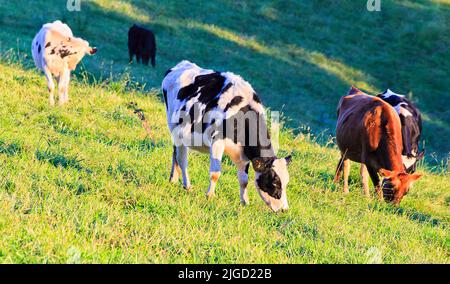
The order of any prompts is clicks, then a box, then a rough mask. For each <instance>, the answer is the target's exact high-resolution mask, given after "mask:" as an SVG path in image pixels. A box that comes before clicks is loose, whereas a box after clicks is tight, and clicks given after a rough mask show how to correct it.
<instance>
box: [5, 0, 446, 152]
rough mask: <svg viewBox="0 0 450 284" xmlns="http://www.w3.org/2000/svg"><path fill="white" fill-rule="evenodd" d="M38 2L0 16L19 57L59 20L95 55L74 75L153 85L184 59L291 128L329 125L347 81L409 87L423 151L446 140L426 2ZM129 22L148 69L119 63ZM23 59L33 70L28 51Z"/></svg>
mask: <svg viewBox="0 0 450 284" xmlns="http://www.w3.org/2000/svg"><path fill="white" fill-rule="evenodd" d="M403 2H405V1H403ZM325 3H326V5H324V4H325ZM36 5H37V4H36ZM46 5H47V6H49V9H48V11H46V12H47V14H46V15H45V16H43V15H39V13H35V12H33V13H31V12H30V11H23V13H24V15H23V16H22V17H24V18H27V21H17V19H16V18H15V17H14V16H17V15H14V13H12V12H7V11H6V12H4V13H5V14H6V16H5V17H3V19H0V22H1V23H3V24H4V27H5V32H3V33H0V43H7V44H11V45H12V46H11V47H12V48H15V47H16V46H15V45H16V42H15V38H18V36H10V35H8V33H9V34H14V33H17V30H19V31H20V30H21V32H20V34H21V38H20V40H21V42H22V43H21V45H20V48H22V47H23V48H24V50H25V51H24V52H25V53H27V54H28V53H29V44H28V43H27V44H24V43H23V41H27V40H29V41H31V38H32V36H33V33H34V32H35V31H34V30H33V29H35V30H37V29H38V27H39V26H40V25H41V24H42V23H45V22H48V21H50V20H55V19H57V18H59V19H61V20H63V21H66V22H67V23H68V24H69V25H70V26H71V27H72V28H73V30H74V31H75V34H79V35H80V36H82V37H85V38H87V39H89V40H90V41H92V42H93V43H95V45H98V46H99V54H98V55H96V56H94V57H92V59H88V60H83V64H84V63H86V67H87V70H89V71H90V72H93V73H92V74H93V75H92V76H91V75H83V73H82V72H80V71H78V72H75V74H76V75H77V76H79V77H81V78H82V79H83V80H86V81H87V82H90V83H94V82H98V81H100V82H101V81H102V80H107V79H108V78H109V74H118V75H117V76H120V74H123V72H124V71H129V72H130V74H131V80H133V81H141V82H144V83H145V84H148V86H151V87H159V85H160V82H161V80H162V78H163V74H164V71H165V70H167V69H168V68H169V67H172V66H173V65H174V64H175V63H177V62H178V61H180V60H182V59H190V60H192V61H194V62H197V63H198V64H200V65H202V66H205V67H212V68H217V69H219V70H220V69H224V70H231V71H234V72H236V73H238V74H241V75H242V76H243V77H244V78H246V79H247V80H249V81H250V82H251V83H252V84H254V86H255V87H256V89H257V90H260V91H261V92H260V93H261V97H262V98H263V101H265V102H266V103H267V104H266V106H268V107H271V108H273V109H277V110H282V111H283V112H285V113H286V115H287V117H288V118H289V119H292V120H291V121H289V123H287V126H288V127H291V128H294V129H296V128H298V126H299V125H300V124H302V123H307V124H309V125H311V126H312V127H313V128H314V129H315V131H320V129H334V121H335V106H336V104H337V102H338V99H339V97H340V96H341V95H343V94H345V92H346V91H347V90H348V88H349V85H351V84H355V85H358V86H359V87H360V88H362V89H366V90H367V91H369V92H370V93H372V94H374V93H376V92H377V91H378V90H382V89H384V88H387V87H391V88H394V89H395V90H396V91H398V92H402V93H407V92H408V91H411V92H414V95H415V93H417V94H419V95H420V97H418V99H420V104H419V107H421V109H422V111H423V112H424V113H425V114H426V115H427V116H428V117H429V119H425V127H424V129H425V130H424V137H426V139H427V140H428V141H427V144H428V146H430V147H429V148H432V150H433V151H439V153H440V155H446V154H447V152H448V151H447V150H446V148H447V147H448V146H447V145H446V144H445V142H443V141H446V139H436V138H435V137H434V135H431V134H432V133H435V132H440V133H443V135H444V136H445V137H447V136H450V132H449V131H448V127H447V126H448V125H447V123H446V122H447V121H448V114H446V108H445V106H443V105H444V104H442V105H439V104H436V102H437V101H439V100H437V98H439V99H441V98H443V97H445V96H446V90H448V88H449V87H450V86H449V85H448V84H449V83H448V80H446V77H447V76H446V73H447V72H445V68H446V67H445V64H442V62H446V61H448V60H446V59H448V54H449V53H448V48H447V46H448V44H446V43H447V41H449V38H450V37H449V36H448V34H450V33H448V34H447V33H445V32H443V31H444V30H445V29H448V28H446V26H447V25H445V23H447V22H448V20H449V17H448V16H446V14H445V13H443V12H442V11H441V10H440V9H438V8H437V7H438V6H437V5H436V4H431V3H429V4H426V6H427V8H426V9H425V5H419V6H414V7H412V8H411V7H405V6H404V5H403V4H399V3H396V2H394V1H386V2H384V3H383V11H382V12H380V13H369V12H367V11H366V10H365V4H364V3H363V4H361V5H360V4H358V3H355V1H353V0H352V1H349V0H345V1H344V0H343V1H335V2H331V3H330V2H329V1H302V2H300V1H268V0H261V1H258V2H247V1H244V2H239V3H237V2H231V1H230V2H220V3H217V2H214V1H211V2H209V3H207V4H204V5H196V9H192V5H193V3H192V2H184V1H183V2H181V1H164V2H162V1H141V0H130V1H126V2H125V1H123V2H122V1H121V2H114V3H112V2H108V1H97V2H93V1H92V2H91V1H89V2H83V6H82V11H81V12H79V13H69V12H67V11H66V10H65V9H64V7H63V6H64V5H61V4H57V1H48V4H46ZM40 6H44V5H40ZM55 7H56V8H55ZM57 7H59V8H57ZM18 9H19V8H18ZM20 9H22V10H23V8H20ZM187 11H189V13H187ZM8 13H9V14H8ZM430 13H431V15H430ZM17 14H20V13H19V12H17ZM93 15H95V24H91V23H92V18H93V17H92V16H93ZM405 17H406V18H405ZM13 22H14V23H15V24H14V25H12V23H13ZM16 22H18V24H17V23H16ZM133 23H141V24H144V25H147V26H149V27H150V28H151V29H152V30H154V32H155V34H156V36H157V39H158V55H157V68H156V69H151V68H144V67H142V66H140V65H134V64H133V65H129V64H128V62H127V61H128V60H127V47H126V33H127V30H128V28H129V26H131V25H132V24H133ZM31 27H33V28H31ZM108 31H111V32H108ZM4 38H6V39H7V40H5V39H4ZM386 43H389V44H386ZM3 45H4V44H3ZM218 54H220V56H218ZM425 58H426V59H427V60H423V59H425ZM26 61H27V62H28V63H27V64H26V66H32V64H31V63H30V62H31V60H30V58H29V57H28V58H27V60H26ZM80 70H82V68H80ZM274 78H275V79H274ZM273 94H277V95H273ZM425 94H426V95H425ZM416 100H417V99H416ZM318 101H320V103H317V102H318ZM431 111H432V113H431ZM436 121H439V122H440V123H435V122H436ZM428 131H429V132H428ZM331 132H332V131H330V133H331ZM428 133H430V134H428Z"/></svg>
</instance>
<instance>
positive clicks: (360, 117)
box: [336, 87, 420, 204]
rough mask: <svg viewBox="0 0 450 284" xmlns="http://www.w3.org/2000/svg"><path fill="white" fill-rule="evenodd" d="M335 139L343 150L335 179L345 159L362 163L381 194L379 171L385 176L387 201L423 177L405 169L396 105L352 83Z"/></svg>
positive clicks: (342, 103) (341, 103) (399, 196)
mask: <svg viewBox="0 0 450 284" xmlns="http://www.w3.org/2000/svg"><path fill="white" fill-rule="evenodd" d="M336 140H337V144H338V146H339V149H340V150H341V154H342V159H341V162H340V165H338V170H337V174H336V180H338V179H339V175H340V171H341V170H342V164H344V162H345V160H347V159H350V160H352V161H354V162H358V163H363V164H365V165H366V166H367V170H368V172H369V174H370V177H371V179H372V182H373V183H374V185H375V186H376V188H377V192H378V193H379V194H380V195H381V185H380V180H379V177H378V173H380V174H382V175H383V176H384V177H385V179H384V180H383V183H384V185H383V194H384V197H385V199H386V201H389V202H393V203H395V204H398V203H399V202H400V201H401V199H402V198H403V196H404V195H405V194H406V193H407V192H408V189H409V186H410V184H411V183H412V182H413V181H414V180H417V179H418V178H420V175H408V174H406V173H405V167H404V165H403V161H402V156H401V154H402V147H403V146H402V145H403V143H402V130H401V123H400V118H399V117H398V115H397V113H396V112H395V110H394V108H393V107H391V106H390V105H389V104H388V103H386V102H384V101H383V100H381V99H379V98H377V97H373V96H369V95H367V94H365V93H363V92H361V91H360V90H358V89H357V88H354V87H352V88H351V89H350V91H349V93H348V95H347V96H345V97H342V98H341V100H340V101H339V106H338V121H337V126H336ZM344 190H345V188H344Z"/></svg>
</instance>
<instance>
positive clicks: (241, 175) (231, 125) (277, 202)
mask: <svg viewBox="0 0 450 284" xmlns="http://www.w3.org/2000/svg"><path fill="white" fill-rule="evenodd" d="M162 90H163V95H164V100H165V104H166V111H167V120H168V124H169V129H170V131H171V135H172V139H173V142H174V144H175V146H174V151H173V158H172V171H171V174H170V181H171V182H177V181H178V178H179V173H180V171H181V173H182V177H183V185H184V187H185V188H186V189H189V188H190V181H189V176H188V172H187V166H188V157H187V151H188V147H189V148H192V149H194V150H198V151H201V152H206V153H209V155H210V185H209V189H208V192H207V197H212V196H213V195H214V190H215V186H216V183H217V180H218V179H219V176H220V173H221V160H222V156H223V154H224V153H226V154H228V155H229V156H230V158H231V160H232V161H233V162H234V163H235V164H236V166H237V169H238V180H239V185H240V198H241V202H242V203H243V204H248V203H249V200H248V195H247V184H248V169H249V164H250V163H251V164H252V165H253V169H254V170H255V184H256V189H257V191H258V192H259V194H260V196H261V198H262V199H263V200H264V202H265V203H266V204H267V205H268V206H269V207H270V208H271V209H272V210H273V211H275V212H277V211H279V210H287V209H288V201H287V196H286V187H287V183H288V181H289V174H288V169H287V166H288V164H289V162H290V160H291V157H290V156H289V157H287V158H277V157H276V156H275V153H274V150H273V148H272V144H271V141H270V138H269V134H268V129H267V126H266V121H265V115H264V114H265V111H264V108H263V106H262V105H261V101H260V100H259V98H258V96H257V95H256V93H255V91H254V90H253V88H252V87H251V85H250V84H249V83H248V82H246V81H245V80H244V79H242V78H241V77H240V76H237V75H235V74H233V73H230V72H217V71H213V70H207V69H202V68H200V67H198V66H197V65H195V64H193V63H191V62H189V61H182V62H180V63H179V64H178V65H176V66H175V67H174V68H172V69H170V70H169V71H167V73H166V76H165V78H164V81H163V83H162Z"/></svg>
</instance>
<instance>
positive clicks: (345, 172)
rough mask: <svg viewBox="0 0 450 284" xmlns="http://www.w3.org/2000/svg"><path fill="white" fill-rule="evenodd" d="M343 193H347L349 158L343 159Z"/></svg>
mask: <svg viewBox="0 0 450 284" xmlns="http://www.w3.org/2000/svg"><path fill="white" fill-rule="evenodd" d="M343 164H344V194H348V193H349V190H348V177H349V175H350V160H349V159H344V163H343Z"/></svg>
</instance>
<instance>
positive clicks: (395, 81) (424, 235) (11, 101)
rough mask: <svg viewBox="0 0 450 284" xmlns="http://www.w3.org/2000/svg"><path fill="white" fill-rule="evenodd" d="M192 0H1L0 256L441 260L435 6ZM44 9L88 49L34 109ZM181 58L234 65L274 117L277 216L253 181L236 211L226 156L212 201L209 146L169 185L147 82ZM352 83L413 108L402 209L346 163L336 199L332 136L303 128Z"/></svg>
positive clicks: (443, 212)
mask: <svg viewBox="0 0 450 284" xmlns="http://www.w3.org/2000/svg"><path fill="white" fill-rule="evenodd" d="M364 2H365V1H364ZM198 3H199V2H197V1H175V0H169V1H147V0H129V1H108V0H95V1H82V6H81V9H82V11H81V12H79V13H69V12H68V11H66V9H65V5H66V3H65V1H55V0H49V1H32V2H30V1H7V0H0V7H2V9H0V25H1V27H2V29H0V234H1V237H0V262H2V263H99V262H100V263H119V262H125V263H330V262H331V263H336V262H337V263H349V262H351V263H368V262H383V263H430V262H431V263H449V262H450V259H449V255H450V246H449V238H448V236H449V222H450V212H449V206H450V195H449V194H450V193H449V187H448V184H449V181H450V177H449V174H448V172H447V164H446V161H444V160H442V158H443V157H444V158H445V157H447V152H446V151H448V150H447V149H448V145H447V140H448V139H447V138H448V137H449V128H448V121H449V119H448V109H447V105H446V104H445V103H444V102H446V100H448V92H447V90H448V89H449V87H450V86H449V85H448V82H449V81H448V80H447V79H448V78H447V77H448V75H447V73H446V70H447V69H445V68H446V67H447V65H445V63H446V62H448V53H447V52H445V51H446V50H447V49H446V48H447V45H446V43H447V42H448V35H449V34H450V33H447V32H446V31H447V30H448V26H447V25H445V24H444V23H445V20H446V19H447V17H448V14H446V13H444V12H442V10H440V8H439V6H438V5H431V2H429V1H421V2H420V3H422V4H423V5H422V6H415V7H414V8H412V9H411V8H406V7H405V6H402V5H401V4H398V3H397V1H388V0H387V1H383V12H382V13H367V12H366V11H365V3H363V4H364V5H362V6H361V7H358V6H357V5H356V4H355V1H353V0H349V1H347V0H345V1H331V2H330V1H321V0H318V1H294V0H292V1H291V0H280V1H273V0H261V1H217V2H216V1H208V2H205V1H203V2H202V3H201V5H195V4H198ZM193 5H194V6H195V9H192V8H193ZM441 6H442V5H441ZM430 11H432V12H433V13H432V15H431V16H430V13H429V12H430ZM55 19H61V20H63V21H66V22H67V23H68V24H69V25H70V26H71V27H72V29H73V30H74V33H75V34H76V35H77V36H81V37H83V38H86V39H88V40H89V41H90V42H91V43H92V44H94V45H96V46H98V47H99V53H98V54H97V55H95V56H93V57H86V58H85V59H84V60H83V62H82V64H81V65H80V66H79V69H78V70H77V71H76V72H74V76H73V77H74V78H73V81H72V83H71V86H70V103H69V104H68V105H66V106H64V107H62V108H60V107H55V108H51V107H50V106H49V105H48V97H47V96H48V94H47V90H46V83H45V79H44V77H43V75H42V74H40V73H39V72H37V71H35V70H34V66H33V63H32V60H31V58H30V51H29V49H30V42H31V40H32V38H33V36H34V34H35V32H36V31H37V30H38V29H39V27H40V26H41V25H42V23H45V22H48V21H53V20H55ZM136 22H138V23H143V24H146V25H148V26H149V27H150V28H152V29H153V30H154V31H155V33H156V36H157V41H158V56H157V68H156V69H153V68H150V67H144V66H142V65H136V64H132V65H129V64H128V54H127V48H126V41H127V36H126V34H127V30H128V28H129V26H130V25H132V24H133V23H136ZM182 59H189V60H192V61H194V62H196V63H198V64H199V65H201V66H204V67H207V68H215V69H217V70H227V71H228V70H229V71H233V72H235V73H237V74H240V75H242V76H243V77H244V78H245V79H247V80H248V81H249V82H251V84H252V85H253V87H254V88H255V89H256V90H257V91H258V93H259V94H260V96H261V97H262V99H263V102H264V104H265V105H266V106H268V107H270V108H271V109H273V110H282V111H283V112H284V113H283V118H284V119H285V121H283V124H282V125H283V126H284V128H283V131H282V133H281V136H280V138H281V139H280V147H281V152H280V155H286V154H288V153H292V154H293V157H294V160H293V164H292V165H291V166H290V173H291V182H290V184H289V188H288V198H289V205H290V208H291V209H290V211H289V212H287V213H283V214H274V213H272V212H270V211H269V209H268V208H267V207H266V206H265V204H264V203H263V202H262V200H261V199H260V198H259V196H258V194H257V193H256V190H255V187H254V184H253V182H250V185H249V194H250V201H251V205H250V206H248V207H243V206H241V205H240V202H239V189H238V182H237V178H236V170H235V167H234V166H233V165H232V164H231V162H230V160H229V159H225V160H224V163H223V175H222V176H221V178H220V180H219V184H218V188H217V197H216V198H214V199H213V200H211V201H208V200H206V198H205V196H204V194H205V191H206V189H207V187H208V167H209V164H208V162H209V159H208V157H207V155H201V154H198V153H192V154H191V155H190V159H189V162H190V167H189V169H190V175H191V179H192V184H193V190H192V192H191V193H189V194H188V193H186V192H185V191H184V190H183V189H182V186H181V185H180V184H179V185H172V184H170V183H168V176H169V169H170V162H171V155H172V144H171V139H170V136H169V133H168V130H167V125H166V117H165V108H164V105H163V104H162V102H161V101H162V100H161V97H160V96H161V94H160V90H159V87H160V84H161V80H162V77H163V74H164V72H165V71H166V70H167V69H168V68H170V67H172V66H173V65H174V64H176V63H177V62H178V61H180V60H182ZM18 62H20V64H18ZM86 70H87V71H89V72H90V73H89V74H88V73H86V72H85V71H86ZM138 83H139V84H138ZM352 84H354V85H356V86H358V87H360V88H363V89H365V90H366V91H368V92H373V93H375V92H376V91H378V90H383V88H386V87H392V86H393V87H392V88H395V90H398V91H399V92H404V93H412V94H413V95H414V96H413V97H414V100H415V101H416V102H418V104H419V106H420V108H421V110H422V111H423V112H424V113H425V115H424V118H425V122H424V130H425V133H424V137H425V139H424V140H425V146H426V148H427V163H426V164H422V165H421V167H420V168H419V172H421V173H424V177H423V178H422V179H421V180H420V181H419V182H418V183H417V184H415V186H414V188H413V189H412V190H411V192H410V193H409V194H408V195H407V196H406V197H405V199H404V201H403V202H402V204H401V206H400V207H399V208H393V207H391V206H389V205H387V204H385V203H384V202H378V201H376V200H374V199H366V198H364V197H363V195H362V188H361V185H360V178H359V174H358V172H359V167H358V166H357V165H353V166H352V171H351V175H350V190H351V193H350V195H349V196H344V195H342V193H341V192H340V190H339V188H336V186H335V185H334V184H333V183H332V179H333V174H334V169H335V167H336V164H337V162H338V159H339V153H338V151H337V150H336V148H335V147H334V146H333V145H334V143H333V141H334V140H333V139H332V138H331V137H329V134H330V132H324V133H325V134H323V135H322V136H319V138H318V135H317V133H320V132H322V131H323V130H324V129H333V128H334V125H335V109H336V104H337V101H338V99H339V97H340V96H341V95H343V94H344V93H345V92H346V91H347V90H348V88H349V87H350V85H352ZM130 102H136V103H137V104H138V106H139V107H140V108H142V109H143V110H144V112H145V115H146V116H147V118H148V119H149V121H150V126H151V130H152V136H151V139H150V138H149V137H147V136H146V132H145V131H144V129H143V128H142V126H141V122H140V121H139V119H138V118H137V117H136V115H135V114H134V113H133V112H132V111H131V110H130V109H129V108H128V104H129V103H130ZM311 130H312V131H311ZM318 141H319V142H321V144H319V143H316V142H318ZM325 145H326V147H324V146H325ZM433 152H437V153H438V154H433ZM430 161H431V162H432V164H429V162H430ZM250 180H253V171H252V170H251V171H250ZM373 252H377V253H379V254H380V256H381V258H380V259H373V258H371V254H372V253H373Z"/></svg>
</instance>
